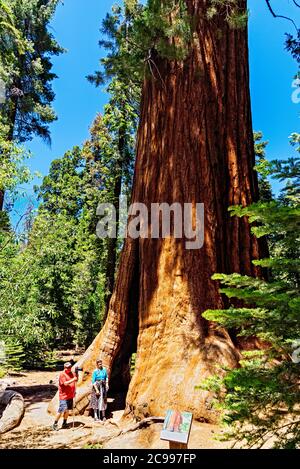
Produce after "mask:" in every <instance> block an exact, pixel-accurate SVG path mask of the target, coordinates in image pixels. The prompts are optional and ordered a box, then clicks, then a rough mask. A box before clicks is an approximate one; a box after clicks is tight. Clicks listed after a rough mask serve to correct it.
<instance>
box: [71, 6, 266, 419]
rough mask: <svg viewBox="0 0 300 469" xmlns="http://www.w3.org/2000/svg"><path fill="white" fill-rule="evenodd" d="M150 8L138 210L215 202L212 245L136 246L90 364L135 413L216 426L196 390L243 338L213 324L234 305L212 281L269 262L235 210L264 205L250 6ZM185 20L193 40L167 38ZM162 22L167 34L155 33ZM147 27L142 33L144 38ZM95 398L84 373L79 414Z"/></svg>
mask: <svg viewBox="0 0 300 469" xmlns="http://www.w3.org/2000/svg"><path fill="white" fill-rule="evenodd" d="M224 3H225V6H224ZM230 5H231V6H232V5H234V8H233V10H232V11H231V12H230V11H229V9H230ZM212 6H213V7H214V6H215V8H216V9H212V8H211V7H212ZM151 8H152V16H151V15H149V18H150V19H149V25H148V26H149V30H150V31H151V41H152V47H151V49H149V50H148V51H147V56H146V58H145V62H144V63H145V77H144V83H143V93H142V103H141V113H140V126H139V131H138V138H137V156H136V166H135V176H134V183H133V193H132V202H140V203H144V204H146V206H147V207H148V208H150V205H151V203H157V202H158V203H162V202H167V203H169V204H172V203H174V202H178V203H180V204H184V203H192V204H195V203H197V202H198V203H201V202H202V203H204V204H205V241H204V246H203V247H202V248H201V249H198V250H187V249H186V244H185V240H184V239H182V240H181V239H175V237H173V236H170V237H169V238H167V239H141V238H140V239H136V240H135V239H132V238H127V239H126V240H125V243H124V247H123V252H122V255H121V259H120V265H119V271H118V275H117V279H116V283H115V288H114V293H113V296H112V298H111V302H110V307H109V312H108V317H107V321H106V323H105V326H104V328H103V329H102V331H101V332H100V334H99V335H98V337H97V338H96V339H95V341H94V342H93V343H92V345H91V346H90V347H89V349H88V350H87V351H86V353H85V354H84V356H83V358H82V359H81V362H80V364H81V365H82V366H83V369H84V371H91V369H92V368H93V367H94V361H95V359H96V358H97V357H101V358H102V359H103V361H104V364H105V365H106V366H107V367H108V369H109V371H110V373H111V378H112V380H111V384H112V386H113V383H114V374H115V372H117V374H118V380H117V381H118V383H119V384H120V383H121V381H122V385H123V387H124V389H127V387H128V385H129V389H128V393H127V412H130V413H132V414H134V415H136V416H139V417H142V416H145V415H149V414H150V415H161V414H163V413H164V411H165V410H166V409H167V408H168V407H179V408H180V409H182V410H183V409H185V410H190V411H192V412H193V413H194V416H195V417H196V418H201V417H204V418H206V419H212V418H213V412H212V410H211V404H210V396H209V394H208V393H206V392H202V391H199V390H197V389H195V387H196V386H197V385H199V384H200V382H201V381H202V379H204V378H205V377H207V376H208V375H210V374H211V373H214V372H215V371H216V370H217V367H218V366H219V365H225V366H230V367H234V366H236V365H237V362H238V357H239V354H238V347H237V345H236V342H235V338H234V336H231V335H230V334H229V333H228V332H227V331H225V330H224V329H222V328H217V327H216V326H215V325H213V323H211V322H209V321H207V320H205V319H204V318H203V317H202V313H203V312H204V311H205V310H206V309H213V308H222V307H224V302H225V301H226V300H225V299H224V298H222V296H221V295H220V293H219V289H218V285H217V283H216V282H214V281H213V280H212V279H211V277H212V275H213V274H214V273H215V272H225V273H232V272H240V273H242V274H247V275H252V276H256V275H258V274H259V271H258V270H257V267H255V266H254V265H253V264H252V262H251V261H252V260H253V259H257V258H259V256H260V255H261V248H260V246H259V245H258V242H257V240H256V239H255V238H254V237H253V236H252V235H251V232H250V228H249V224H248V221H247V219H245V218H241V219H238V218H231V217H230V215H229V213H228V207H229V206H232V205H237V204H240V205H243V206H246V205H249V204H251V203H252V202H253V201H255V200H256V199H257V197H258V184H257V176H256V174H255V172H254V170H253V166H254V164H255V155H254V146H253V133H252V123H251V107H250V95H249V65H248V43H247V30H246V26H245V25H244V26H243V22H242V21H241V19H244V16H245V15H244V13H245V11H246V0H238V1H237V2H216V1H213V2H211V1H208V0H185V1H181V2H178V1H177V2H173V1H172V2H170V1H165V2H161V1H160V2H157V1H150V2H149V3H148V14H149V13H151ZM146 13H147V12H146ZM159 15H160V16H159ZM178 16H179V17H180V18H181V19H182V20H183V22H186V21H189V24H190V28H191V34H190V37H189V38H187V35H185V37H184V38H183V39H182V37H180V29H181V30H182V29H184V28H181V27H178V28H176V27H174V28H173V31H172V34H169V33H168V32H167V30H168V28H167V27H166V28H165V25H167V24H168V23H169V24H170V25H172V24H175V22H176V20H177V19H178ZM145 17H146V15H144V18H145ZM155 18H156V20H155ZM158 18H160V19H161V21H160V22H159V28H162V29H161V30H155V24H154V21H158ZM141 21H142V20H140V22H137V26H138V29H139V33H140V31H143V32H144V33H145V31H147V28H146V26H145V25H143V26H141ZM151 22H152V23H151ZM238 23H240V24H238ZM180 24H181V25H182V24H183V23H182V22H181V23H180V22H179V23H177V25H180ZM237 26H239V27H237ZM163 28H165V31H166V33H165V37H163ZM171 29H172V28H169V31H170V30H171ZM149 34H150V33H149ZM177 45H178V47H179V49H180V50H179V52H178V53H177V52H176V48H177ZM147 46H148V45H147ZM172 51H173V52H172ZM148 54H149V55H148ZM135 351H137V358H136V368H135V372H134V376H133V378H132V380H131V381H130V384H129V373H128V363H129V360H130V356H131V354H132V353H133V352H135ZM85 377H86V378H87V379H85ZM121 378H122V379H121ZM88 392H89V376H88V374H85V375H84V374H83V380H82V382H81V386H79V390H78V395H77V409H78V410H79V411H80V410H81V409H82V408H83V407H84V406H85V405H86V403H87V399H86V396H87V394H88Z"/></svg>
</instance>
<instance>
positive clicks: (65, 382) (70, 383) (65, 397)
mask: <svg viewBox="0 0 300 469" xmlns="http://www.w3.org/2000/svg"><path fill="white" fill-rule="evenodd" d="M77 380H78V377H77V375H76V374H74V373H73V372H72V364H71V363H70V362H67V363H65V364H64V370H63V371H62V372H61V373H60V375H59V382H58V390H59V408H58V413H57V415H56V417H55V420H54V423H53V425H52V429H53V430H58V421H59V419H60V417H61V416H62V415H63V419H64V420H63V424H62V427H61V428H68V424H67V420H68V417H69V412H70V410H73V399H74V397H75V394H76V382H77Z"/></svg>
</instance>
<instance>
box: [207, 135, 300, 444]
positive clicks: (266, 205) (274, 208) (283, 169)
mask: <svg viewBox="0 0 300 469" xmlns="http://www.w3.org/2000/svg"><path fill="white" fill-rule="evenodd" d="M292 141H293V144H294V145H297V144H298V143H299V137H298V136H297V135H296V134H295V135H294V136H293V140H292ZM270 174H271V175H272V177H274V178H276V179H279V180H281V181H283V180H286V179H287V178H288V179H289V180H290V185H289V186H286V187H285V188H284V189H283V190H282V193H281V195H280V197H278V199H277V200H274V201H272V202H260V203H257V204H253V205H251V206H250V207H246V208H242V207H231V208H230V211H231V214H232V216H238V217H243V216H247V217H248V218H249V221H250V223H252V224H253V226H252V231H253V233H254V234H255V235H256V236H257V237H261V236H264V235H268V237H269V239H270V247H271V256H270V258H269V259H262V260H259V261H255V262H254V263H255V264H256V265H258V266H261V267H267V268H269V269H270V271H271V276H270V280H269V281H267V280H263V279H258V278H252V277H247V276H242V275H239V274H237V273H235V274H232V275H225V274H216V275H214V277H213V278H214V279H215V280H217V281H220V283H221V284H222V288H221V292H222V293H223V294H224V295H226V296H227V298H229V300H230V302H231V307H230V308H229V309H227V310H217V311H213V310H209V311H206V312H205V314H204V317H205V318H206V319H208V320H210V321H215V322H217V323H219V324H220V325H222V326H224V327H227V328H234V329H235V330H237V331H238V333H239V335H240V336H244V337H257V338H258V339H260V341H261V345H262V349H261V350H259V351H257V350H256V351H253V352H247V353H244V358H243V360H242V361H241V363H240V364H241V367H240V368H238V369H236V370H231V371H228V372H227V374H226V376H225V378H219V377H215V378H212V379H211V380H209V382H206V385H205V386H206V388H207V389H211V390H212V391H214V392H215V395H216V399H217V406H218V407H219V409H221V410H222V411H223V421H224V423H225V424H227V425H229V431H228V433H227V438H233V439H234V440H235V442H236V443H238V444H239V445H242V446H243V445H244V446H247V447H263V446H264V445H265V444H266V443H268V442H269V440H272V444H273V445H274V447H275V448H299V447H300V432H299V417H298V410H299V404H300V391H299V378H300V371H299V363H298V349H299V344H300V341H299V339H300V321H299V310H300V300H299V288H300V282H299V279H300V277H299V272H300V262H299V258H300V256H299V255H300V244H299V226H300V207H299V162H298V159H290V160H284V161H275V162H271V165H270ZM289 187H292V188H293V197H291V196H290V190H289ZM236 300H238V304H239V305H240V306H239V307H236V304H237V303H236ZM241 305H244V306H241Z"/></svg>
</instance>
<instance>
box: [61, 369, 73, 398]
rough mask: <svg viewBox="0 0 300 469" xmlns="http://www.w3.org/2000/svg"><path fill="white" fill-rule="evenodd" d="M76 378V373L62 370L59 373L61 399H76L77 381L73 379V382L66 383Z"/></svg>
mask: <svg viewBox="0 0 300 469" xmlns="http://www.w3.org/2000/svg"><path fill="white" fill-rule="evenodd" d="M73 378H75V375H74V374H73V373H72V371H71V372H70V373H66V372H65V371H62V372H61V373H60V375H59V382H58V390H59V399H60V400H61V401H68V400H69V399H74V397H75V390H76V381H73V383H71V384H65V382H66V381H70V379H73Z"/></svg>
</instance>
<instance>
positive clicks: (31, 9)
mask: <svg viewBox="0 0 300 469" xmlns="http://www.w3.org/2000/svg"><path fill="white" fill-rule="evenodd" d="M58 3H59V0H6V1H5V2H2V3H1V5H0V7H1V10H0V11H1V17H0V18H3V17H4V19H3V20H2V22H0V24H1V25H2V26H1V28H0V38H1V41H0V42H1V46H0V78H1V79H2V80H4V82H5V85H6V92H7V93H6V95H7V96H6V98H7V99H6V102H5V103H4V105H2V106H1V112H0V125H1V127H2V131H4V129H5V132H4V135H3V136H4V137H5V138H6V139H8V140H13V139H15V140H17V141H18V142H24V141H26V140H29V139H30V138H31V137H32V136H33V135H37V136H40V137H42V138H43V139H45V140H47V141H49V139H50V136H49V129H48V125H49V123H51V122H53V120H55V119H56V116H55V113H54V111H53V109H52V108H51V103H52V101H53V99H54V93H53V91H52V88H51V82H52V81H53V79H54V78H55V75H54V74H53V73H52V72H51V68H52V64H51V56H53V55H58V54H60V53H61V52H62V51H63V50H62V49H61V47H60V46H59V45H58V44H57V42H56V41H55V39H54V37H53V35H52V34H51V33H50V32H49V30H48V25H49V21H50V20H51V18H52V17H53V15H54V12H55V9H56V7H57V5H58Z"/></svg>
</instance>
